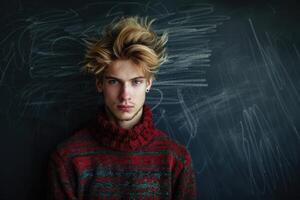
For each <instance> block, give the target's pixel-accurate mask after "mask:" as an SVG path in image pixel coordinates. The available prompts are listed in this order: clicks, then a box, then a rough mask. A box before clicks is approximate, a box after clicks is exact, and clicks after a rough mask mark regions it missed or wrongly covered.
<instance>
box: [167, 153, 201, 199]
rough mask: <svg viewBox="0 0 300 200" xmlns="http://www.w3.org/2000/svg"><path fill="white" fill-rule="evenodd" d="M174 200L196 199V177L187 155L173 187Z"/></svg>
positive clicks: (189, 157)
mask: <svg viewBox="0 0 300 200" xmlns="http://www.w3.org/2000/svg"><path fill="white" fill-rule="evenodd" d="M173 191H174V192H173V195H172V196H173V198H172V199H174V200H180V199H185V200H195V199H197V185H196V175H195V171H194V168H193V162H192V159H191V156H190V154H189V153H187V154H186V157H185V161H184V167H183V169H182V170H181V171H180V173H179V175H178V177H177V179H176V181H175V185H174V190H173Z"/></svg>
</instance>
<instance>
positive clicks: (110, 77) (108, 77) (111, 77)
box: [104, 76, 145, 82]
mask: <svg viewBox="0 0 300 200" xmlns="http://www.w3.org/2000/svg"><path fill="white" fill-rule="evenodd" d="M104 78H105V79H116V80H118V81H121V82H122V81H123V80H122V79H119V78H117V77H114V76H104ZM139 78H145V77H144V76H137V77H134V78H132V79H130V81H131V80H134V79H139Z"/></svg>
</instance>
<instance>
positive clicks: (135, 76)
mask: <svg viewBox="0 0 300 200" xmlns="http://www.w3.org/2000/svg"><path fill="white" fill-rule="evenodd" d="M151 85H152V79H151V78H150V79H148V80H147V79H146V77H145V73H144V72H143V70H142V68H141V67H140V66H139V65H137V64H135V63H134V62H132V61H131V60H116V61H114V62H112V64H111V65H109V66H108V67H107V69H106V70H105V72H104V76H103V80H97V81H96V86H97V89H98V91H99V92H102V93H103V98H104V104H105V107H106V112H107V113H108V116H109V117H111V118H113V120H115V121H116V122H117V123H118V124H120V123H122V122H123V123H127V124H128V123H129V124H130V125H131V126H132V125H134V124H135V123H137V122H138V121H139V119H140V118H141V116H142V113H143V105H144V103H145V98H146V89H150V87H151Z"/></svg>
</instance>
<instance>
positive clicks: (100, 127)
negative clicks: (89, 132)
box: [96, 105, 154, 151]
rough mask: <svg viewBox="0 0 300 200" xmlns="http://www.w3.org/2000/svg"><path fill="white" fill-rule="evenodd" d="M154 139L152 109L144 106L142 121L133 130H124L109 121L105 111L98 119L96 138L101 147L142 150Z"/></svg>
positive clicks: (102, 111)
mask: <svg viewBox="0 0 300 200" xmlns="http://www.w3.org/2000/svg"><path fill="white" fill-rule="evenodd" d="M153 137H154V125H153V121H152V112H151V109H150V108H149V107H148V106H146V105H144V107H143V115H142V119H141V120H140V122H139V123H138V124H136V125H135V126H134V127H133V128H131V129H124V128H122V127H120V126H118V125H116V124H115V123H113V122H111V121H109V119H108V117H107V115H106V113H105V111H104V109H102V110H101V111H100V112H99V114H98V117H97V131H96V138H97V140H98V141H99V142H100V143H101V145H103V146H106V147H109V148H112V149H115V150H120V151H130V150H137V149H140V148H141V147H142V146H144V145H146V144H147V143H149V142H150V141H151V140H152V138H153Z"/></svg>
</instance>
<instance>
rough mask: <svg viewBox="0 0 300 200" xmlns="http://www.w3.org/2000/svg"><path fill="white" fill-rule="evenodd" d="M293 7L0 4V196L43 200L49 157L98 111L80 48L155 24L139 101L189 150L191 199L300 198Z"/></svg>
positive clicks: (297, 42)
mask: <svg viewBox="0 0 300 200" xmlns="http://www.w3.org/2000/svg"><path fill="white" fill-rule="evenodd" d="M299 8H300V7H299V5H298V4H297V3H296V2H292V1H229V0H226V1H221V0H219V1H217V0H216V1H213V0H211V1H128V2H124V1H79V0H76V1H70V0H66V1H62V0H61V1H58V0H54V1H38V0H28V1H26V2H25V1H22V0H18V1H17V0H11V1H1V4H0V11H1V18H0V25H1V26H0V55H1V57H0V95H1V98H0V127H1V140H0V156H1V165H0V184H1V185H0V199H1V200H14V199H28V200H37V199H45V196H44V194H45V190H46V180H47V171H46V169H47V163H48V158H49V155H50V152H52V151H53V149H54V147H55V146H56V145H57V144H58V143H60V142H61V141H62V140H64V139H65V138H67V137H69V136H70V134H71V132H72V131H74V130H76V129H77V128H80V127H81V126H82V125H83V124H84V123H85V122H86V121H87V120H89V119H91V118H92V117H93V116H94V115H95V113H96V110H97V107H98V105H99V104H101V98H100V97H99V96H98V95H97V93H96V90H95V87H94V80H93V78H92V77H89V76H87V75H84V74H82V73H81V72H80V67H81V66H82V60H83V57H84V52H85V46H84V39H87V38H90V37H96V36H97V35H99V33H100V32H101V30H102V28H103V26H104V25H105V24H107V23H109V22H110V21H111V20H112V19H114V18H115V17H118V16H123V15H142V16H146V15H148V16H150V17H154V18H157V21H156V22H155V24H154V28H155V29H156V30H157V31H158V32H163V31H168V32H169V43H168V53H169V61H168V62H167V63H166V64H164V65H163V66H161V70H160V72H159V73H158V75H157V80H156V82H155V84H154V86H153V89H152V90H151V92H150V93H149V96H148V99H147V103H148V104H149V105H150V106H151V107H152V108H153V113H154V117H155V122H156V124H157V126H158V127H159V128H161V129H163V130H165V131H166V132H168V134H169V135H170V137H172V138H174V139H176V140H178V141H179V142H180V143H182V144H184V145H185V146H186V147H187V148H188V150H189V151H190V152H191V155H192V158H193V163H194V168H195V170H196V173H197V185H198V193H199V197H198V199H214V200H215V199H216V200H218V199H222V200H223V199H251V200H252V199H300V192H299V189H300V178H299V177H300V171H299V167H300V157H299V155H300V152H299V151H300V147H299V144H300V133H299V131H300V124H299V123H300V104H299V103H300V94H299V92H300V82H299V78H300V29H299V27H300V21H299V20H300V15H299Z"/></svg>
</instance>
